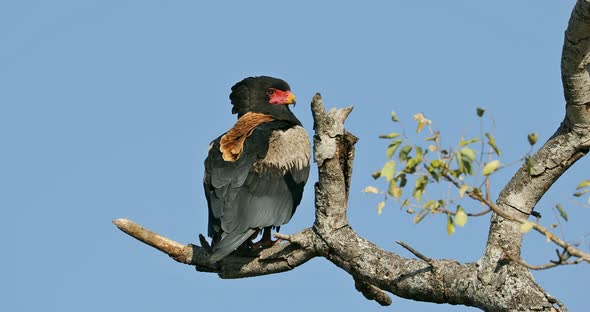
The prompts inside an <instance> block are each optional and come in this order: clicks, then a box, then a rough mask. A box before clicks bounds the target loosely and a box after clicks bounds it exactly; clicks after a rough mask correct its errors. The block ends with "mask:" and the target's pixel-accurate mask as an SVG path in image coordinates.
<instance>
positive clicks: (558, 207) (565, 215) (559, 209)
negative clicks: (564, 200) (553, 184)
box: [555, 204, 568, 222]
mask: <svg viewBox="0 0 590 312" xmlns="http://www.w3.org/2000/svg"><path fill="white" fill-rule="evenodd" d="M555 208H557V211H559V215H560V216H561V217H562V218H563V219H564V220H565V221H566V222H567V221H568V220H567V212H565V209H563V206H562V205H561V204H557V205H555Z"/></svg>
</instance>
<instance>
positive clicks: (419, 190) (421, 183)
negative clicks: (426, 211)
mask: <svg viewBox="0 0 590 312" xmlns="http://www.w3.org/2000/svg"><path fill="white" fill-rule="evenodd" d="M426 185H428V177H427V176H423V175H422V176H420V177H418V178H417V179H416V182H415V184H414V191H413V192H412V197H414V198H415V199H416V201H418V202H421V201H422V194H424V190H425V189H426Z"/></svg>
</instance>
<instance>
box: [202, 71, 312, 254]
mask: <svg viewBox="0 0 590 312" xmlns="http://www.w3.org/2000/svg"><path fill="white" fill-rule="evenodd" d="M230 100H231V102H232V105H233V109H232V113H234V114H236V113H237V114H238V121H237V122H236V124H235V125H234V127H233V128H232V129H230V130H229V131H228V132H226V133H224V134H223V135H222V136H220V137H218V138H217V139H215V140H214V141H213V142H212V143H211V146H210V149H209V155H208V157H207V159H206V160H205V178H204V188H205V195H206V198H207V203H208V208H209V227H208V235H209V236H210V237H212V238H213V243H212V247H213V251H212V254H211V256H210V261H211V262H217V261H219V260H221V259H222V258H224V257H225V256H227V255H228V254H229V253H231V252H232V251H234V250H235V249H236V248H237V247H239V246H240V245H242V244H243V243H244V242H247V241H249V239H250V238H251V236H253V235H254V234H255V233H258V231H259V230H260V229H264V230H265V234H267V235H264V236H263V239H264V237H265V236H266V238H268V239H269V237H268V234H270V229H271V227H279V226H281V225H283V224H285V223H287V222H288V221H289V220H290V219H291V217H292V215H293V213H294V212H295V209H296V208H297V206H298V205H299V203H300V202H301V198H302V195H303V187H304V186H305V182H306V181H307V178H308V175H309V157H310V143H309V138H308V135H307V133H306V132H305V130H304V129H303V127H302V126H301V122H300V121H299V120H298V119H297V118H296V117H295V115H294V114H293V113H292V112H291V110H290V109H289V107H288V104H293V103H294V102H295V101H294V96H293V95H292V93H291V92H290V88H289V85H288V84H287V83H286V82H285V81H283V80H281V79H276V78H272V77H266V76H261V77H249V78H246V79H244V80H242V81H241V82H239V83H237V84H236V85H234V86H233V87H232V93H231V95H230ZM267 232H268V233H267Z"/></svg>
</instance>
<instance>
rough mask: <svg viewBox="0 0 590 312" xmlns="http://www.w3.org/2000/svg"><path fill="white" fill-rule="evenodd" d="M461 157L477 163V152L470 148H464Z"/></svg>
mask: <svg viewBox="0 0 590 312" xmlns="http://www.w3.org/2000/svg"><path fill="white" fill-rule="evenodd" d="M460 153H461V155H463V156H465V157H467V158H469V160H471V161H475V151H474V150H473V149H471V148H469V147H464V148H462V149H461V151H460Z"/></svg>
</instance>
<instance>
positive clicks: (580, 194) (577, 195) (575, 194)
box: [574, 189, 590, 197]
mask: <svg viewBox="0 0 590 312" xmlns="http://www.w3.org/2000/svg"><path fill="white" fill-rule="evenodd" d="M588 192H590V189H587V190H583V191H579V192H575V193H574V196H576V197H580V196H582V195H584V194H586V193H588Z"/></svg>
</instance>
